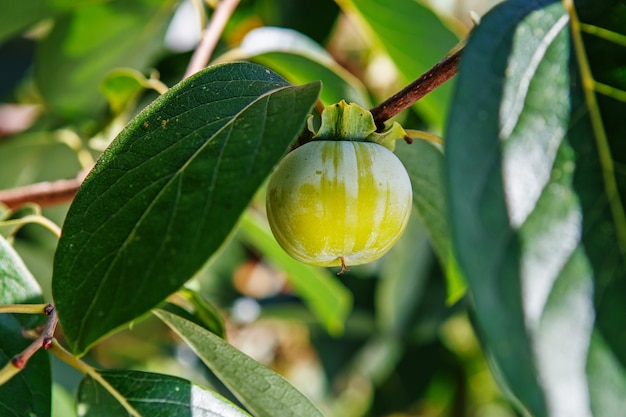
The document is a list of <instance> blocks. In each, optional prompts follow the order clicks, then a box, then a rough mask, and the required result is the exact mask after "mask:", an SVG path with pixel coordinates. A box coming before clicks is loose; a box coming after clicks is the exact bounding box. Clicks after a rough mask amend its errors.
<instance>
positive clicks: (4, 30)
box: [0, 0, 55, 42]
mask: <svg viewBox="0 0 626 417" xmlns="http://www.w3.org/2000/svg"><path fill="white" fill-rule="evenodd" d="M49 3H50V2H49V1H47V0H29V1H16V2H9V3H7V4H5V5H3V7H2V14H1V15H0V42H2V41H4V40H5V39H6V38H8V37H9V36H11V35H13V34H14V33H16V32H18V31H20V30H24V29H26V28H27V27H28V26H30V25H32V24H34V23H36V22H37V21H39V20H41V19H43V18H46V17H49V16H52V15H53V14H54V13H55V10H54V9H53V8H51V7H50V5H49Z"/></svg>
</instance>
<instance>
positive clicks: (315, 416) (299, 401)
mask: <svg viewBox="0 0 626 417" xmlns="http://www.w3.org/2000/svg"><path fill="white" fill-rule="evenodd" d="M154 313H155V314H156V315H157V316H158V317H159V318H160V319H161V320H163V321H164V322H165V323H166V324H167V325H168V326H170V327H171V328H172V330H174V331H175V332H176V333H178V335H179V336H180V337H182V338H183V340H184V341H185V342H186V343H187V344H188V345H189V346H190V347H191V348H192V349H193V350H194V351H195V352H196V354H197V355H198V356H199V357H200V359H202V361H203V362H204V363H205V364H206V365H207V366H208V367H209V368H210V369H211V371H213V373H215V375H216V376H217V377H218V378H219V379H220V380H221V381H222V382H223V383H224V384H225V385H226V386H227V387H228V388H229V389H230V390H231V391H232V393H233V394H235V396H236V397H237V398H238V399H239V400H240V401H241V402H242V403H243V404H244V405H245V406H246V407H247V408H248V410H249V411H250V412H251V413H252V414H253V415H254V416H255V417H275V416H281V417H322V414H321V413H320V411H319V410H318V409H317V407H315V405H314V404H313V403H311V402H310V400H309V399H307V398H306V397H305V396H304V395H303V394H302V393H301V392H300V391H298V390H297V389H295V388H294V387H293V386H292V385H291V384H289V383H288V382H287V381H286V380H285V379H284V378H283V377H282V376H280V375H278V374H277V373H275V372H274V371H272V370H271V369H269V368H267V367H265V366H263V365H261V364H260V363H258V362H256V361H255V360H253V359H252V358H250V357H249V356H247V355H245V354H244V353H242V352H240V351H239V350H237V349H236V348H234V347H233V346H231V345H229V344H228V343H227V342H225V341H224V340H223V339H221V338H219V337H217V336H215V335H213V334H212V333H210V332H207V331H206V330H204V329H202V328H201V327H199V326H197V325H195V324H193V323H191V322H189V321H187V320H185V319H183V318H180V317H178V316H175V315H173V314H170V313H168V312H166V311H163V310H156V311H155V312H154Z"/></svg>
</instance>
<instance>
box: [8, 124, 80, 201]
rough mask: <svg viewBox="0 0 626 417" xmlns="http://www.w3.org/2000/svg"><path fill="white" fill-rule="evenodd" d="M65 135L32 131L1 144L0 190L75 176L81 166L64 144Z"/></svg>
mask: <svg viewBox="0 0 626 417" xmlns="http://www.w3.org/2000/svg"><path fill="white" fill-rule="evenodd" d="M68 134H69V133H68V132H63V131H56V132H45V131H42V132H32V133H24V134H20V135H17V136H12V137H11V138H9V139H7V140H4V141H2V142H0V189H8V188H14V187H19V186H22V185H26V184H32V183H35V182H39V181H50V180H55V179H62V178H71V177H74V176H76V173H77V172H78V171H80V168H81V167H80V164H79V163H78V158H77V157H76V153H75V151H73V150H72V149H71V148H70V147H68V146H67V144H65V143H64V136H65V135H68Z"/></svg>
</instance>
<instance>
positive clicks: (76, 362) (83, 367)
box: [50, 339, 141, 417]
mask: <svg viewBox="0 0 626 417" xmlns="http://www.w3.org/2000/svg"><path fill="white" fill-rule="evenodd" d="M50 351H51V352H52V353H54V355H55V356H56V357H57V358H59V359H61V360H62V361H63V362H65V363H67V364H68V365H70V366H71V367H73V368H75V369H77V370H79V371H80V372H82V373H83V374H85V375H89V376H90V377H91V378H92V379H93V380H94V381H96V382H98V383H99V384H100V385H101V386H102V387H103V388H104V389H105V390H107V391H108V392H109V393H110V394H111V395H112V396H113V397H114V398H115V399H116V400H117V401H118V402H119V403H120V404H121V405H122V407H124V409H126V411H127V412H128V414H129V415H130V416H133V417H141V414H140V413H139V412H138V411H137V410H136V409H135V407H133V406H132V405H131V404H130V402H128V399H127V398H126V397H124V396H123V395H122V394H120V392H119V391H118V390H116V389H115V388H114V387H113V386H112V385H111V384H110V383H109V381H107V380H106V379H104V377H103V376H102V375H100V374H99V373H98V371H97V370H96V369H95V368H93V367H91V366H89V365H87V364H86V363H85V362H83V361H81V360H80V359H78V358H77V357H75V356H74V355H72V354H71V353H70V352H68V351H67V350H65V349H64V348H63V346H61V345H60V344H59V342H58V341H57V340H56V339H52V345H51V347H50Z"/></svg>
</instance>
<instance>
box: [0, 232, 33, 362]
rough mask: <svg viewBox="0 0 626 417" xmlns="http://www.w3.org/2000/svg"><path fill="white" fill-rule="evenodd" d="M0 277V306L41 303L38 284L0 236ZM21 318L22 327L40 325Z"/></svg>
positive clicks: (27, 318)
mask: <svg viewBox="0 0 626 417" xmlns="http://www.w3.org/2000/svg"><path fill="white" fill-rule="evenodd" d="M0 277H1V279H0V305H5V304H41V303H43V297H42V296H41V288H40V287H39V284H38V283H37V281H36V280H35V278H33V276H32V275H31V273H30V271H29V270H28V269H27V268H26V265H24V262H23V261H22V259H21V258H20V256H19V255H18V254H17V252H15V249H13V247H12V246H11V245H9V243H8V242H7V241H6V240H5V239H4V237H2V236H0ZM42 315H43V311H42ZM22 317H23V319H22V320H21V322H22V324H23V325H24V326H35V325H36V324H37V323H41V320H40V319H38V318H36V317H28V316H22ZM20 337H21V335H20ZM16 353H17V352H16Z"/></svg>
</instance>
